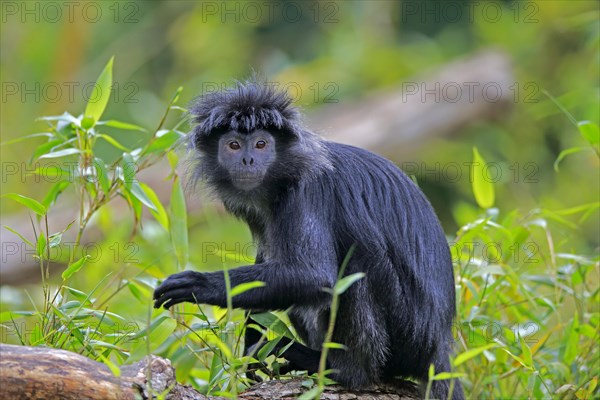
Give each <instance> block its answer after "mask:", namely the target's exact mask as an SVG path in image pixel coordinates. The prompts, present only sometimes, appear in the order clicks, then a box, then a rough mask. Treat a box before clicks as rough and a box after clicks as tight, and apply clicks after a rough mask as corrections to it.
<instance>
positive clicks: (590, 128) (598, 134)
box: [577, 121, 600, 146]
mask: <svg viewBox="0 0 600 400" xmlns="http://www.w3.org/2000/svg"><path fill="white" fill-rule="evenodd" d="M577 128H578V129H579V132H580V133H581V135H582V136H583V137H584V138H585V140H587V141H588V143H589V144H591V145H592V146H596V145H598V144H600V129H598V125H596V124H594V123H593V122H590V121H579V122H578V123H577Z"/></svg>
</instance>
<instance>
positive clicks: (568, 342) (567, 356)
mask: <svg viewBox="0 0 600 400" xmlns="http://www.w3.org/2000/svg"><path fill="white" fill-rule="evenodd" d="M578 331H579V315H578V313H577V311H575V315H574V316H573V320H572V321H571V323H570V324H569V328H568V329H567V330H566V332H564V337H563V341H562V345H563V346H564V351H563V354H562V359H563V361H564V363H565V364H566V365H571V364H572V363H573V362H574V361H575V358H577V355H578V354H579V350H580V349H579V346H578V344H579V334H578Z"/></svg>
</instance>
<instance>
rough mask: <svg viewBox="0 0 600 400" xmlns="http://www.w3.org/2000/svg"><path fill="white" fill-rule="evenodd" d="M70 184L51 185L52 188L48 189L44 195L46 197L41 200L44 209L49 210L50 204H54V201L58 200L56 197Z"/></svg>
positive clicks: (65, 182)
mask: <svg viewBox="0 0 600 400" xmlns="http://www.w3.org/2000/svg"><path fill="white" fill-rule="evenodd" d="M70 184H71V182H69V181H60V182H56V183H55V184H54V185H52V187H51V188H50V190H48V193H46V196H45V197H44V199H43V200H42V204H43V205H44V206H45V207H46V208H50V206H52V204H54V202H55V201H56V199H57V198H58V196H59V195H60V194H61V193H62V192H63V191H64V190H65V189H66V188H67V187H69V185H70Z"/></svg>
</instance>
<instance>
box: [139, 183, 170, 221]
mask: <svg viewBox="0 0 600 400" xmlns="http://www.w3.org/2000/svg"><path fill="white" fill-rule="evenodd" d="M140 186H141V188H142V190H143V191H144V193H146V196H148V198H149V199H150V201H151V202H152V204H154V206H155V207H156V208H155V209H152V208H150V212H151V213H152V215H153V216H154V218H156V220H157V221H158V223H159V224H161V225H162V227H163V228H165V230H166V231H167V232H168V231H169V216H168V215H167V211H166V210H165V208H164V207H163V205H162V203H161V202H160V199H159V198H158V196H157V195H156V193H154V190H152V188H150V186H148V185H146V184H145V183H143V182H140Z"/></svg>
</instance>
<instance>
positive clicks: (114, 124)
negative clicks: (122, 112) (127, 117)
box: [96, 119, 146, 132]
mask: <svg viewBox="0 0 600 400" xmlns="http://www.w3.org/2000/svg"><path fill="white" fill-rule="evenodd" d="M96 125H106V126H110V127H111V128H117V129H124V130H126V131H140V132H146V129H144V128H142V127H141V126H138V125H134V124H130V123H127V122H121V121H115V120H114V119H111V120H108V121H99V122H98V123H97V124H96Z"/></svg>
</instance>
